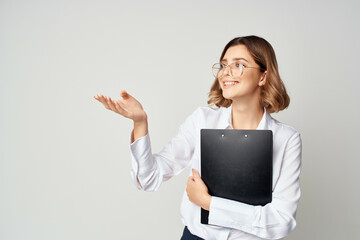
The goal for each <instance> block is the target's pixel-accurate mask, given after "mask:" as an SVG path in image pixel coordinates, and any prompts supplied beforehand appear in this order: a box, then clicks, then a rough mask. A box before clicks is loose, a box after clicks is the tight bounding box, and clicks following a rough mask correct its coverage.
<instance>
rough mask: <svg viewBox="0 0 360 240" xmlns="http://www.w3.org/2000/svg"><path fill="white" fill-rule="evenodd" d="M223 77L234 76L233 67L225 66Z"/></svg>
mask: <svg viewBox="0 0 360 240" xmlns="http://www.w3.org/2000/svg"><path fill="white" fill-rule="evenodd" d="M222 75H223V76H224V75H225V76H228V75H232V74H231V67H230V65H227V66H225V68H224V71H223V74H222Z"/></svg>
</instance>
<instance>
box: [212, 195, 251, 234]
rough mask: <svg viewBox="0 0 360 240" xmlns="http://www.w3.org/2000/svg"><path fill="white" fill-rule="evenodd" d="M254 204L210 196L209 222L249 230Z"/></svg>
mask: <svg viewBox="0 0 360 240" xmlns="http://www.w3.org/2000/svg"><path fill="white" fill-rule="evenodd" d="M255 208H256V207H255V206H253V205H249V204H245V203H242V202H238V201H234V200H229V199H226V198H220V197H215V196H212V198H211V202H210V211H209V224H212V225H218V226H222V227H229V228H237V229H240V228H242V229H244V230H245V229H246V230H247V231H251V227H252V223H253V220H254V213H255Z"/></svg>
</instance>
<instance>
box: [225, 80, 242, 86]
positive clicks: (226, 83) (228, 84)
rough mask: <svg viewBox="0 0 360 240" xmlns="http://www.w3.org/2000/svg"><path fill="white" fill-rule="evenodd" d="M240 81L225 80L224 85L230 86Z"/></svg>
mask: <svg viewBox="0 0 360 240" xmlns="http://www.w3.org/2000/svg"><path fill="white" fill-rule="evenodd" d="M238 83H239V82H238V81H232V82H223V85H224V87H230V86H235V85H236V84H238Z"/></svg>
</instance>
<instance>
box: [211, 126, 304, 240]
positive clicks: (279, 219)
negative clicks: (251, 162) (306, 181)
mask: <svg viewBox="0 0 360 240" xmlns="http://www.w3.org/2000/svg"><path fill="white" fill-rule="evenodd" d="M301 145H302V144H301V138H300V134H299V133H295V134H294V135H293V136H292V137H291V138H290V139H289V141H288V143H287V146H286V150H285V153H284V156H283V163H282V166H281V172H280V176H279V179H278V182H277V184H276V186H275V188H274V190H273V199H272V202H271V203H269V204H267V205H265V206H252V205H248V204H244V203H241V202H237V201H232V200H228V199H224V198H219V197H214V196H212V197H211V203H210V213H209V224H214V225H219V226H223V227H229V228H235V229H238V230H241V231H244V232H247V233H250V234H253V235H256V236H259V237H261V238H266V239H279V238H282V237H285V236H287V235H288V234H289V233H290V232H291V231H292V230H293V229H294V228H295V226H296V221H295V215H296V209H297V204H298V201H299V199H300V182H299V175H300V167H301Z"/></svg>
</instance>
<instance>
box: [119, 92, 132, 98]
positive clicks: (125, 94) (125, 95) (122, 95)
mask: <svg viewBox="0 0 360 240" xmlns="http://www.w3.org/2000/svg"><path fill="white" fill-rule="evenodd" d="M120 96H121V97H122V98H123V99H124V100H126V99H128V98H130V97H131V95H130V94H128V93H127V92H126V91H125V90H121V91H120Z"/></svg>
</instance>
